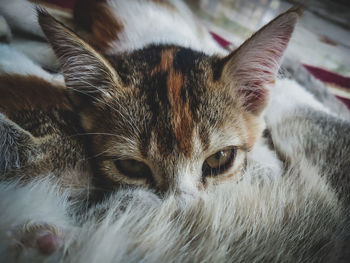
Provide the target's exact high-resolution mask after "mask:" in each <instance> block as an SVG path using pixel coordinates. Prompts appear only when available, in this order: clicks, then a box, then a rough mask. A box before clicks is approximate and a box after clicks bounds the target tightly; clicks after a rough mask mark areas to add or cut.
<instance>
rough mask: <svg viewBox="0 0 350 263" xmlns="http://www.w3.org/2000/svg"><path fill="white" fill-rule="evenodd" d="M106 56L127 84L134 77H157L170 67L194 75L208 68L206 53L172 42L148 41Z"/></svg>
mask: <svg viewBox="0 0 350 263" xmlns="http://www.w3.org/2000/svg"><path fill="white" fill-rule="evenodd" d="M107 58H108V60H109V61H110V62H111V64H112V65H113V67H114V68H115V69H116V71H117V72H118V74H119V75H120V77H121V78H122V80H123V81H124V82H125V83H126V84H128V83H129V82H130V81H132V80H134V79H135V77H136V78H137V77H139V78H145V77H148V76H150V77H151V78H149V79H154V80H156V79H157V77H161V75H163V74H164V73H168V72H169V71H170V70H174V71H176V72H177V73H178V74H182V75H187V77H189V75H190V74H191V75H192V76H195V75H200V74H203V73H205V72H206V71H209V70H211V59H210V57H209V56H207V55H205V54H204V53H201V52H198V51H194V50H192V49H189V48H184V47H180V46H172V45H150V46H148V47H146V48H143V49H140V50H136V51H133V52H128V53H124V54H120V55H117V56H109V57H107ZM130 74H133V75H130ZM159 75H160V76H159Z"/></svg>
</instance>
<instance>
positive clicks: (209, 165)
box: [202, 147, 237, 177]
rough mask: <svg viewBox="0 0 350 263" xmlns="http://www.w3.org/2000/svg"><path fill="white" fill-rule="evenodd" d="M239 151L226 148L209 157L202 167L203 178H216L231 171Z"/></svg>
mask: <svg viewBox="0 0 350 263" xmlns="http://www.w3.org/2000/svg"><path fill="white" fill-rule="evenodd" d="M236 151H237V149H236V148H234V147H232V148H228V149H227V148H226V149H223V150H220V151H218V152H216V153H215V154H213V155H211V156H209V157H208V158H207V159H206V160H205V162H204V164H203V167H202V172H203V176H204V177H205V176H214V175H218V174H221V173H223V172H225V171H226V170H227V169H229V168H230V167H231V166H232V164H233V161H234V159H235V157H236Z"/></svg>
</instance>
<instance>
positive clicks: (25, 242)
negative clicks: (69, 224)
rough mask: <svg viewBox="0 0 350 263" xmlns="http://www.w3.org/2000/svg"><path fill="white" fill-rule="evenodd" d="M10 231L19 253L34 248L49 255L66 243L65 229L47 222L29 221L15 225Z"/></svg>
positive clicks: (41, 253)
mask: <svg viewBox="0 0 350 263" xmlns="http://www.w3.org/2000/svg"><path fill="white" fill-rule="evenodd" d="M10 232H11V233H10V235H11V237H12V239H13V240H14V244H15V247H16V248H17V250H18V251H17V253H21V252H23V251H25V250H26V251H28V250H34V251H35V252H36V253H37V254H39V255H42V256H49V255H51V254H53V253H55V252H56V251H58V250H59V249H60V248H61V247H63V243H64V235H63V231H62V230H61V229H60V228H57V227H56V226H54V225H51V224H47V223H32V222H28V223H26V224H23V225H19V226H16V227H14V229H13V230H12V231H10Z"/></svg>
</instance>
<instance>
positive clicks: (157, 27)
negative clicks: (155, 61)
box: [107, 0, 225, 54]
mask: <svg viewBox="0 0 350 263" xmlns="http://www.w3.org/2000/svg"><path fill="white" fill-rule="evenodd" d="M165 2H167V1H165ZM168 2H169V3H170V4H171V5H173V6H175V10H174V9H172V8H170V9H169V8H168V7H166V6H164V5H162V4H156V3H153V2H152V1H140V0H130V1H124V0H109V1H108V6H109V7H110V10H112V11H113V12H114V14H115V16H116V17H117V18H118V20H119V21H121V22H122V24H123V31H122V32H121V33H120V34H119V35H118V40H116V41H114V42H113V43H112V45H111V47H110V49H109V50H108V52H107V53H109V54H113V53H114V54H115V53H116V52H122V51H131V50H135V49H140V48H143V47H145V46H147V45H150V44H174V45H180V46H184V47H189V48H192V49H194V50H198V51H202V52H205V53H208V54H213V53H221V54H222V53H225V50H223V49H222V48H221V47H220V46H219V45H218V44H217V43H216V42H215V41H214V40H213V38H212V37H211V35H210V34H209V32H208V31H207V29H205V28H204V27H203V26H202V25H201V24H200V23H199V21H197V20H196V18H195V17H194V16H193V14H192V13H191V11H190V9H189V8H188V7H187V6H186V5H185V4H184V3H183V2H182V1H179V0H169V1H168Z"/></svg>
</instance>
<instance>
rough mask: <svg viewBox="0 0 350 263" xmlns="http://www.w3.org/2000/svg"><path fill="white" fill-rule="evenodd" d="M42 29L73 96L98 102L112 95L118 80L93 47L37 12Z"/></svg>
mask: <svg viewBox="0 0 350 263" xmlns="http://www.w3.org/2000/svg"><path fill="white" fill-rule="evenodd" d="M38 19H39V23H40V26H41V28H42V30H43V31H44V33H45V35H46V37H47V39H48V41H49V42H50V44H51V46H52V47H53V49H54V51H55V54H56V55H57V57H58V59H59V62H60V64H61V68H62V70H63V75H64V79H65V82H66V86H67V87H68V88H69V89H71V90H72V91H73V92H74V94H76V95H79V96H80V95H81V96H84V98H85V99H89V100H96V99H101V98H102V99H103V98H105V97H109V96H110V92H111V90H112V89H111V87H112V86H116V85H117V84H118V83H119V77H118V75H117V73H116V71H115V70H114V69H113V67H112V66H111V65H110V63H109V62H108V61H107V60H106V59H105V58H104V57H103V56H102V55H101V54H99V53H98V52H97V51H96V50H95V49H94V48H92V47H91V46H90V45H89V44H87V43H86V42H85V41H84V40H82V39H81V38H80V37H79V36H77V35H76V34H75V33H74V32H73V31H71V30H70V29H68V28H67V27H66V26H64V25H63V24H62V23H60V22H59V21H57V20H56V19H55V18H53V17H52V16H51V15H49V14H48V13H46V12H45V11H43V10H41V9H39V10H38Z"/></svg>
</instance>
